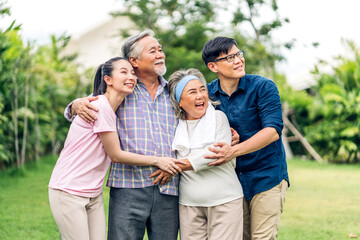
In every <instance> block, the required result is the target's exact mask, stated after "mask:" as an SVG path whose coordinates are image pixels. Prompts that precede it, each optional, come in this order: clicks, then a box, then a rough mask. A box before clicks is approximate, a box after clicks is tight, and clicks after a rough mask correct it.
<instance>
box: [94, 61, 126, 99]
mask: <svg viewBox="0 0 360 240" xmlns="http://www.w3.org/2000/svg"><path fill="white" fill-rule="evenodd" d="M119 60H125V61H128V60H127V59H126V58H123V57H114V58H111V59H109V60H107V61H106V62H105V63H103V64H100V66H99V67H98V68H97V70H96V73H95V77H94V91H93V96H97V95H101V94H104V93H105V92H106V88H107V84H106V82H105V81H104V76H105V75H108V76H109V77H111V74H112V71H113V70H114V65H113V63H114V62H117V61H119Z"/></svg>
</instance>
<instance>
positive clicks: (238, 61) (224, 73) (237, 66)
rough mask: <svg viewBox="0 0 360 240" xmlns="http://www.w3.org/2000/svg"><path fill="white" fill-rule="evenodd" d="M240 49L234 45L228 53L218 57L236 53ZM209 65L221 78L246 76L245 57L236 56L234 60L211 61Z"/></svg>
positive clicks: (237, 78) (236, 78)
mask: <svg viewBox="0 0 360 240" xmlns="http://www.w3.org/2000/svg"><path fill="white" fill-rule="evenodd" d="M239 51H240V50H239V49H238V48H237V47H236V46H235V45H233V46H232V47H231V48H230V50H229V52H228V53H227V54H225V53H223V54H221V55H220V56H219V57H218V58H217V59H219V58H224V57H226V56H228V55H231V54H236V53H238V52H239ZM208 67H209V69H210V70H211V71H213V72H214V73H216V74H217V75H218V77H219V79H234V80H239V79H240V78H242V77H243V76H245V59H244V58H243V57H242V58H239V57H238V56H236V57H235V59H234V61H232V62H230V63H229V62H227V60H226V59H223V60H220V61H218V62H209V63H208Z"/></svg>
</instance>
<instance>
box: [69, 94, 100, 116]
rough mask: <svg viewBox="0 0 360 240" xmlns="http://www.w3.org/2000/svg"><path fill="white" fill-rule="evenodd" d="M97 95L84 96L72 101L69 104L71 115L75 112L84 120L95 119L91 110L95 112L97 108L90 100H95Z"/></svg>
mask: <svg viewBox="0 0 360 240" xmlns="http://www.w3.org/2000/svg"><path fill="white" fill-rule="evenodd" d="M97 99H98V97H97V96H96V97H84V98H80V99H78V100H76V101H74V102H73V103H72V105H71V115H75V114H77V115H78V116H79V117H81V118H82V119H84V121H86V122H94V121H95V120H96V116H95V115H94V114H93V113H92V111H91V110H94V111H95V112H97V111H98V109H97V108H96V107H95V106H94V105H92V104H91V103H90V102H92V101H94V100H97Z"/></svg>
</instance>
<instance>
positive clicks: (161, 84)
mask: <svg viewBox="0 0 360 240" xmlns="http://www.w3.org/2000/svg"><path fill="white" fill-rule="evenodd" d="M158 79H159V82H160V86H162V87H163V88H164V87H166V86H167V84H168V82H167V81H166V80H165V78H164V77H163V76H159V77H158ZM137 83H138V84H139V83H141V84H143V82H142V81H141V80H140V79H139V78H138V79H137Z"/></svg>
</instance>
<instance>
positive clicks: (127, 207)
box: [108, 186, 179, 240]
mask: <svg viewBox="0 0 360 240" xmlns="http://www.w3.org/2000/svg"><path fill="white" fill-rule="evenodd" d="M178 200H179V199H178V197H176V196H171V195H164V194H160V192H159V188H158V187H157V186H151V187H146V188H111V189H110V202H109V221H108V240H143V237H144V234H145V228H146V229H147V234H148V237H149V240H176V239H177V236H178V228H179V204H178Z"/></svg>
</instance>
